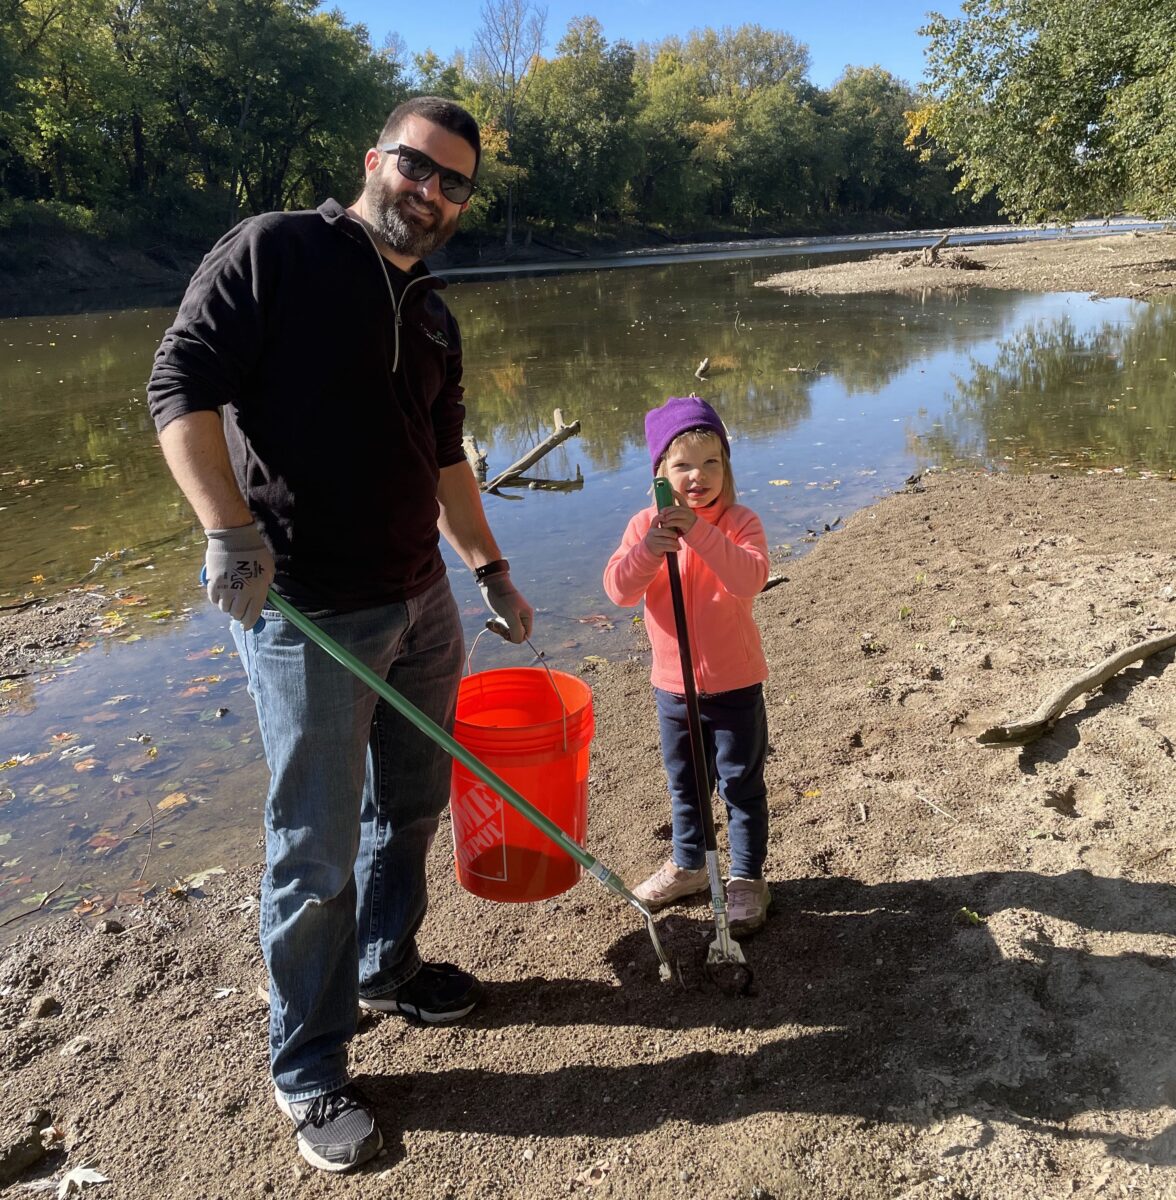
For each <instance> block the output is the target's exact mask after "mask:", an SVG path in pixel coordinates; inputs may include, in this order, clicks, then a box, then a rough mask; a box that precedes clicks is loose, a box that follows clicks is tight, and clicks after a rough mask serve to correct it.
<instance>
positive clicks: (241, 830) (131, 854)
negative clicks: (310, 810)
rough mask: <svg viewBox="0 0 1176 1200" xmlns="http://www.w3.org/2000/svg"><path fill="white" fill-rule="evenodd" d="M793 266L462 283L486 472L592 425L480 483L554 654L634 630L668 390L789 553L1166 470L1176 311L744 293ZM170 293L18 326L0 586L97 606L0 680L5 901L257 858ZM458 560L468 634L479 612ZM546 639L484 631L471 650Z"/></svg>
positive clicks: (5, 907) (249, 738)
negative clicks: (52, 653) (950, 484)
mask: <svg viewBox="0 0 1176 1200" xmlns="http://www.w3.org/2000/svg"><path fill="white" fill-rule="evenodd" d="M793 261H795V260H793ZM786 265H787V263H786V262H780V261H773V260H771V259H766V260H727V261H718V260H714V259H711V260H708V261H701V262H685V263H675V264H659V265H657V266H649V267H646V268H644V269H643V270H642V271H626V272H617V271H597V272H589V271H584V272H577V273H574V274H562V275H553V276H547V277H530V278H509V279H505V280H498V281H493V282H489V281H484V280H479V281H476V282H467V283H460V284H455V285H453V286H452V287H451V288H450V289H449V291H448V292H447V299H448V300H449V302H450V304H451V305H452V307H453V308H454V311H455V312H456V314H457V316H458V318H459V320H460V321H461V324H462V329H463V333H464V337H465V353H466V383H467V401H468V414H469V415H468V431H469V432H470V433H472V434H474V435H475V436H476V437H477V438H478V440H479V442H480V443H481V445H482V446H483V448H485V449H486V450H487V452H488V454H489V460H490V461H489V466H490V471H491V472H494V471H497V470H501V469H502V468H503V467H505V466H506V465H508V464H509V463H510V462H511V461H513V460H514V459H515V458H517V457H518V456H519V455H521V454H522V453H523V452H524V451H526V450H527V449H529V448H530V447H531V446H532V445H534V444H535V442H537V441H538V440H539V439H540V438H542V437H543V436H544V435H545V434H546V433H547V432H548V431H549V430H550V428H551V424H552V413H553V410H554V409H556V408H559V409H561V410H562V413H563V416H564V418H565V419H566V420H572V419H579V420H580V421H581V422H582V428H583V433H582V436H580V437H577V438H573V439H571V440H570V441H568V442H566V443H564V445H563V446H561V447H560V448H559V449H558V450H557V451H556V452H555V453H554V454H552V455H551V456H550V457H549V458H548V459H546V460H544V461H543V463H541V464H539V466H538V467H536V468H532V470H531V471H530V472H529V473H531V474H540V473H541V474H544V475H547V476H551V477H556V478H566V477H570V476H572V475H574V473H575V470H576V467H577V466H579V467H580V468H581V470H582V471H583V474H584V488H583V490H582V491H578V492H571V493H566V494H562V493H528V492H523V493H521V494H519V495H518V496H517V498H515V499H512V500H508V499H499V498H496V497H490V498H488V501H487V503H488V508H489V511H490V515H491V519H492V522H493V524H494V527H495V530H496V532H497V534H498V536H499V540H500V542H501V543H502V545H503V547H504V549H505V551H506V553H507V554H508V555H509V557H510V559H511V562H512V564H513V568H514V573H515V574H516V576H517V578H518V580H519V581H520V584H521V585H522V586H523V588H524V590H525V591H526V592H527V594H528V596H529V598H530V599H531V600H532V601H533V602H534V603H536V604H537V606H538V607H539V610H540V611H539V620H538V624H537V634H536V637H537V644H538V645H539V646H540V647H541V648H542V649H543V650H544V651H545V652H546V653H547V655H548V657H549V658H550V660H551V661H552V663H553V664H554V665H557V666H561V667H563V668H564V669H570V670H575V669H576V667H577V664H578V663H579V661H580V660H581V659H582V657H583V656H585V655H587V654H599V655H605V656H610V655H623V654H627V653H630V652H632V649H633V645H634V643H633V641H632V638H631V627H630V624H629V618H630V616H631V614H629V613H625V612H620V611H618V610H614V609H612V608H611V607H610V606H609V605H608V603H607V601H606V600H605V598H604V596H603V593H602V590H601V587H600V571H601V569H602V567H603V564H604V562H605V560H606V559H607V557H608V555H609V553H610V552H611V550H612V549H613V547H614V546H615V544H616V542H617V540H618V539H619V538H620V535H621V532H622V530H623V529H624V526H625V522H626V521H627V519H628V517H629V516H630V515H631V514H632V513H633V512H634V511H635V510H636V509H637V508H638V507H640V506H641V505H642V504H644V503H645V502H646V491H647V488H648V485H649V461H648V456H647V454H646V451H645V447H644V441H643V437H642V430H643V417H644V413H645V411H646V409H647V408H648V407H650V406H651V405H653V404H657V403H660V402H662V401H663V400H664V399H665V397H666V396H668V395H682V394H687V393H689V392H691V391H697V392H699V393H700V394H702V395H704V396H706V397H707V398H708V399H709V400H711V401H712V402H713V403H714V404H715V405H716V406H717V407H718V409H719V411H720V412H721V413H722V414H723V416H724V418H725V419H726V421H727V423H728V425H729V427H730V429H731V432H732V451H733V460H734V466H735V470H736V475H737V478H738V480H739V484H740V489H741V492H742V495H743V498H744V499H745V500H746V502H747V503H749V504H751V505H752V506H753V507H754V508H756V510H757V511H758V512H759V513H760V514H761V516H762V517H763V519H764V523H765V526H766V528H767V531H768V537H769V541H770V542H771V543H772V544H774V545H776V546H787V547H791V548H793V549H795V550H797V551H799V550H801V549H803V548H804V546H805V544H806V530H808V529H821V528H823V526H824V525H826V524H832V523H833V522H834V521H835V520H836V518H837V517H846V516H848V515H849V514H850V513H851V512H852V511H853V510H854V509H856V508H858V507H861V506H863V505H866V504H868V503H870V502H871V501H872V500H874V499H875V498H876V497H877V496H878V495H880V494H883V493H885V492H887V491H889V490H891V489H892V488H894V487H896V486H899V485H900V484H901V482H902V480H903V479H904V478H905V476H906V475H908V474H909V473H910V472H911V471H912V470H914V469H918V468H920V467H924V466H927V465H934V464H939V463H954V462H958V461H972V462H976V463H980V464H984V465H986V466H996V467H1007V468H1009V469H1017V468H1020V467H1029V466H1038V465H1041V466H1045V465H1049V466H1051V467H1052V468H1053V469H1057V470H1066V469H1075V470H1079V469H1088V468H1089V467H1092V466H1095V467H1105V468H1115V467H1127V468H1133V469H1144V468H1146V469H1150V470H1156V471H1163V470H1169V469H1172V468H1173V466H1176V462H1174V459H1176V440H1174V438H1173V423H1172V420H1171V419H1170V410H1171V408H1172V399H1173V395H1174V392H1176V379H1174V378H1173V366H1174V365H1176V325H1174V324H1173V322H1172V316H1173V307H1172V305H1171V304H1155V305H1151V306H1149V305H1144V304H1140V303H1133V302H1129V301H1105V302H1100V303H1095V302H1091V301H1087V300H1085V299H1083V298H1080V297H1075V296H1029V295H1023V294H1017V293H1011V292H989V291H972V292H969V293H967V294H965V295H958V296H928V297H924V298H921V299H920V298H916V297H905V296H903V297H900V296H877V295H875V296H862V297H814V296H807V295H796V296H789V295H786V294H784V293H781V292H774V291H766V290H764V289H761V288H756V287H755V286H754V285H755V282H756V281H757V280H758V279H761V278H763V277H764V276H765V275H767V274H768V273H771V272H772V271H774V270H778V269H780V268H781V267H783V266H786ZM171 315H172V313H171V310H170V309H138V310H128V311H125V312H120V313H109V314H89V315H82V316H75V317H54V318H39V319H36V320H29V319H19V320H12V321H3V322H0V397H2V401H0V403H2V404H3V417H4V441H3V447H4V449H3V459H2V461H0V604H3V603H5V602H11V601H12V600H14V599H15V598H17V597H19V596H22V595H24V594H26V593H29V592H33V593H56V592H58V591H60V590H61V589H62V588H64V587H68V586H84V587H90V588H97V589H100V591H99V593H98V595H99V596H100V600H101V608H102V611H103V612H104V613H106V614H107V616H106V617H104V618H103V629H102V631H101V632H100V633H99V634H98V635H97V637H96V643H97V644H96V645H95V647H94V648H93V649H91V650H89V651H87V652H85V653H84V654H82V655H81V656H79V657H77V658H75V659H73V660H72V661H64V662H61V663H59V664H57V665H56V666H55V667H54V668H53V669H52V670H51V671H50V672H47V673H46V676H45V677H44V678H41V679H31V680H17V681H7V682H0V763H5V762H8V761H9V760H11V759H18V760H20V761H17V762H15V763H14V764H13V765H12V766H10V767H8V768H7V769H5V770H3V771H0V920H4V919H6V918H7V917H8V916H10V915H12V914H13V913H15V912H19V911H23V910H24V909H25V908H27V907H29V903H28V902H29V901H30V900H31V901H32V902H33V903H35V902H36V899H37V897H38V896H39V895H40V894H41V893H43V892H45V891H47V890H49V888H51V887H52V886H54V885H55V884H57V883H58V882H61V881H64V883H65V886H64V887H63V889H62V891H61V892H60V893H59V894H57V895H55V897H54V900H53V902H54V903H62V904H64V903H71V902H72V896H71V893H74V894H86V893H87V892H88V891H91V890H93V891H101V892H104V893H108V892H110V891H111V890H115V889H117V888H118V887H125V885H126V884H127V883H128V882H130V881H131V880H133V879H134V877H135V875H136V874H137V873H138V872H139V871H140V870H142V869H143V864H144V862H146V877H147V878H149V879H154V880H156V881H157V882H158V881H162V882H170V881H171V880H172V879H173V878H174V877H176V876H182V875H184V874H186V873H188V872H190V871H193V870H197V869H200V868H204V867H208V866H212V865H226V866H227V865H229V864H230V863H231V862H235V861H240V860H246V861H252V860H254V859H255V858H256V857H257V856H258V850H257V847H256V840H257V834H258V831H259V824H260V806H261V799H262V794H263V790H264V778H265V772H264V766H263V764H262V762H261V758H260V749H259V746H258V743H257V737H256V730H255V725H254V720H253V716H252V710H251V705H250V702H249V699H248V696H247V695H246V693H245V689H244V683H243V680H242V678H241V674H240V670H239V668H238V666H237V664H236V662H235V660H233V659H232V657H231V643H230V642H229V641H228V639H227V637H226V633H227V631H226V629H225V628H224V625H223V620H222V618H221V617H220V615H219V614H218V613H216V612H215V611H213V610H212V609H211V608H209V607H208V605H207V604H206V603H205V602H204V601H203V599H202V596H201V593H200V591H199V589H198V588H197V586H196V584H195V575H196V572H197V570H198V567H199V563H200V558H201V554H202V546H203V538H202V536H201V533H200V531H199V529H198V528H196V526H195V523H194V521H193V519H192V517H191V515H190V513H189V512H188V509H187V507H186V505H185V504H184V503H183V501H182V499H181V498H180V496H179V494H178V492H177V491H176V489H175V487H174V485H173V484H172V483H171V481H170V478H169V477H168V475H167V472H166V468H165V467H164V464H163V460H162V457H161V455H160V454H159V451H158V449H157V446H156V443H155V438H154V433H153V430H152V428H151V424H150V421H149V419H148V417H147V414H146V408H145V404H144V399H143V397H144V386H145V380H146V377H147V373H148V370H149V366H150V361H151V355H152V353H153V351H154V348H155V346H156V344H157V343H158V341H159V338H160V336H161V335H162V332H163V329H164V328H165V327H166V325H167V323H168V321H169V320H170V319H171ZM704 358H705V359H709V360H710V366H709V370H708V374H707V378H706V379H705V380H699V379H698V378H697V377H696V375H695V371H696V368H697V367H698V364H699V363H700V362H701V361H702V360H703V359H704ZM449 562H450V566H451V573H452V579H453V581H454V586H455V591H456V592H457V595H458V600H459V604H460V606H461V608H462V612H463V617H464V621H465V626H466V630H467V638H472V636H473V635H474V634H475V633H476V632H477V631H478V630H479V628H480V627H481V624H482V621H483V619H484V616H485V614H484V613H483V611H482V607H481V603H480V599H479V597H478V594H477V591H476V589H475V588H474V586H473V584H472V582H471V581H470V579H469V576H468V573H467V572H466V571H465V570H464V569H463V568H461V566H460V564H458V563H457V562H456V560H455V559H453V558H452V557H451V558H450V559H449ZM38 577H40V578H38ZM160 614H167V615H160ZM602 617H603V618H606V619H605V620H601V619H600V618H602ZM586 618H592V619H590V620H586ZM610 626H611V627H610ZM217 647H226V648H225V649H223V650H217ZM526 657H527V656H526V654H525V653H524V652H522V651H520V650H518V649H517V648H513V647H507V646H504V645H503V644H502V643H500V642H498V641H497V640H496V639H492V638H490V639H486V638H484V639H482V642H481V643H480V644H479V646H478V648H477V651H476V653H475V655H474V667H475V669H477V668H479V667H488V666H494V665H499V664H502V663H512V664H518V663H519V662H520V661H525V659H526ZM62 735H70V736H68V737H65V736H62ZM144 737H147V738H149V739H150V740H148V741H144V740H142V739H143V738H144ZM151 751H154V753H151ZM22 755H27V756H28V758H25V759H20V756H22ZM177 796H179V797H183V799H182V800H177V799H174V797H177ZM152 822H154V831H153V832H152ZM17 928H19V926H17Z"/></svg>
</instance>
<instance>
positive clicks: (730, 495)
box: [654, 429, 736, 504]
mask: <svg viewBox="0 0 1176 1200" xmlns="http://www.w3.org/2000/svg"><path fill="white" fill-rule="evenodd" d="M710 438H714V439H715V441H716V442H718V444H719V454H720V456H721V457H722V459H723V486H722V487H721V488H720V489H719V495H720V496H722V498H723V500H724V501H725V502H726V503H727V504H734V503H735V496H736V493H735V472H734V471H732V470H731V456H730V455H729V454H728V453H727V447H726V446H724V445H723V439H722V438H721V437H719V435H718V434H717V433H715V431H714V430H713V429H687V430H686V432H685V433H680V434H678V436H677V437H676V438H674V440H673V441H672V442H671V443H670V444H669V445H668V446H667V447H666V452H665V454H663V455H662V456H661V458H660V459H658V464H657V470H656V471H654V474H655V475H660V474H662V472H663V471H664V470H665V466H666V459H667V458H669V457H670V454H671V453H672V452H673V449H674V447H675V446H690V447H692V448H693V447H695V446H702V445H705V444H706V443H707V442H708V440H709V439H710Z"/></svg>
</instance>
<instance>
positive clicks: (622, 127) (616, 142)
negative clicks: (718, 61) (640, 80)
mask: <svg viewBox="0 0 1176 1200" xmlns="http://www.w3.org/2000/svg"><path fill="white" fill-rule="evenodd" d="M556 52H557V55H558V57H557V58H554V59H552V60H550V61H547V62H543V63H541V64H540V66H539V69H538V71H537V72H536V77H535V83H534V87H533V89H532V94H531V97H530V103H529V104H528V106H527V110H526V114H525V118H524V119H525V121H526V132H525V137H524V144H525V145H526V147H527V161H528V171H529V174H530V177H531V180H532V184H531V189H532V190H533V192H534V195H535V202H536V203H537V204H539V205H541V206H542V210H543V211H544V212H547V213H550V214H552V215H556V214H558V213H560V212H561V211H563V212H566V213H568V214H570V215H572V216H574V217H591V218H592V219H593V220H594V221H595V220H597V219H598V218H599V217H600V215H601V213H603V212H605V211H612V212H616V211H617V209H618V207H619V206H620V205H621V203H622V195H623V193H624V190H625V185H626V183H627V181H628V180H629V179H631V178H632V174H633V169H634V166H635V162H636V156H635V150H634V144H633V124H632V119H631V118H632V113H631V107H632V100H633V65H634V58H635V56H634V52H633V49H632V47H631V46H630V45H629V44H628V43H627V42H615V43H613V44H612V45H611V46H610V45H609V44H608V42H607V41H606V40H605V37H604V33H603V31H602V30H601V26H600V22H599V21H597V20H596V18H595V17H578V18H576V19H575V20H573V21H572V22H570V23H569V25H568V29H567V32H566V33H565V34H564V36H563V38H562V39H561V40H560V42H559V45H558V46H557V47H556ZM520 133H522V129H521V127H520Z"/></svg>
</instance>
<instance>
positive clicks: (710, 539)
mask: <svg viewBox="0 0 1176 1200" xmlns="http://www.w3.org/2000/svg"><path fill="white" fill-rule="evenodd" d="M645 437H646V441H647V442H648V443H649V456H650V459H651V460H652V462H653V473H654V475H655V476H657V475H662V476H665V477H666V478H668V479H669V481H670V483H671V484H672V485H673V488H674V493H675V496H676V498H677V501H678V506H677V507H674V508H670V509H666V510H664V511H663V512H660V513H659V512H658V511H657V509H656V508H646V509H643V510H642V511H641V512H639V513H637V515H636V516H635V517H633V519H632V520H631V521H630V522H629V526H628V528H627V529H626V530H625V536H624V538H623V539H622V541H621V544H620V546H619V547H618V548H617V550H616V552H615V553H614V554H613V556H612V558H610V559H609V561H608V566H607V567H606V568H605V571H604V590H605V591H606V592H607V593H608V595H609V598H610V599H611V600H612V601H613V602H614V603H616V604H621V605H625V606H632V605H635V604H637V602H638V601H639V600H641V598H642V597H644V598H645V626H646V629H647V630H648V632H649V641H650V644H651V645H652V647H653V692H654V697H655V699H656V701H657V716H658V723H659V725H660V727H661V743H662V757H663V758H664V760H665V764H666V774H667V775H668V777H669V785H670V799H671V803H672V810H671V811H672V816H673V830H674V841H673V856H672V857H671V858H670V859H669V860H668V861H667V862H665V863H664V864H663V865H662V866H661V867H659V868H658V869H657V870H656V871H655V872H654V873H653V874H652V875H651V876H650V877H649V878H648V879H647V880H645V882H644V883H642V884H640V885H639V886H638V887H637V888H635V889H634V892H635V894H636V895H637V896H638V897H639V898H640V899H641V900H643V901H644V902H645V903H646V904H647V905H648V906H649V908H650V909H651V910H654V911H656V910H657V909H659V908H664V907H665V906H666V905H667V904H672V903H673V902H674V901H675V900H679V899H681V898H682V897H684V896H691V895H694V894H695V893H698V892H705V891H707V890H708V888H709V883H708V880H707V873H706V866H705V861H706V860H705V854H706V850H705V847H704V844H703V833H702V820H701V816H700V814H699V807H698V796H697V794H696V788H695V778H694V760H693V758H692V756H691V750H690V728H689V724H688V721H687V715H686V698H685V694H684V691H685V689H684V687H683V683H682V665H681V660H680V658H679V655H678V634H677V627H676V625H675V622H674V611H673V607H672V603H671V599H670V583H669V571H668V567H667V566H666V563H665V556H666V554H667V553H669V552H670V551H675V552H676V553H677V555H678V567H679V572H680V574H681V578H682V592H683V595H684V597H685V607H686V621H687V624H688V626H689V636H690V651H691V655H692V658H693V664H694V678H695V686H696V688H697V691H698V707H699V713H700V716H701V720H702V735H703V743H704V745H705V747H706V756H707V770H708V775H709V777H710V780H711V781H712V786H713V784H714V782H716V781H717V783H718V788H719V795H720V796H721V797H722V798H723V802H724V803H725V804H726V806H727V832H728V841H729V842H730V847H731V878H730V880H729V881H728V882H727V912H728V916H729V919H730V924H731V932H732V933H735V934H740V933H750V932H753V931H754V930H756V929H759V928H760V926H761V925H763V923H764V919H765V917H766V916H767V911H768V905H769V904H770V903H771V894H770V893H769V891H768V885H767V883H766V882H765V881H764V878H763V867H764V859H765V857H766V856H767V849H768V803H767V795H766V793H765V791H764V759H765V757H766V755H767V748H768V731H767V719H766V716H765V713H764V696H763V681H764V680H765V679H766V678H767V675H768V667H767V662H766V661H765V659H764V652H763V648H762V646H761V645H760V637H759V630H758V629H757V628H756V625H755V620H754V618H753V617H752V614H751V602H752V600H753V599H754V598H755V596H756V595H757V593H758V592H759V591H760V589H761V588H762V587H763V585H764V581H765V580H766V579H767V577H768V547H767V541H766V539H765V537H764V530H763V526H762V525H761V524H760V520H759V518H758V517H757V516H756V515H755V513H753V512H752V511H751V509H749V508H744V507H743V506H742V505H740V504H736V503H735V480H734V477H733V476H732V474H731V459H730V453H731V447H730V444H729V443H728V441H727V431H726V429H725V428H724V427H723V422H722V421H721V420H720V419H719V415H718V413H716V412H715V410H714V409H713V408H711V406H710V405H709V404H707V403H706V401H705V400H699V399H698V398H697V397H694V396H691V397H689V398H686V399H681V398H677V397H672V398H671V399H669V400H667V401H666V402H665V404H663V405H662V406H661V407H660V408H655V409H654V410H653V411H652V412H650V413H648V414H646V417H645Z"/></svg>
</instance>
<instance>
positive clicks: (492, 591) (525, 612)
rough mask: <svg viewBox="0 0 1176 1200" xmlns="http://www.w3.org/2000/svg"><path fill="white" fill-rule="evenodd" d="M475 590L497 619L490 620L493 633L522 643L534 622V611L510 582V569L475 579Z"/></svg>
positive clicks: (528, 634)
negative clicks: (495, 628) (478, 591)
mask: <svg viewBox="0 0 1176 1200" xmlns="http://www.w3.org/2000/svg"><path fill="white" fill-rule="evenodd" d="M478 589H479V590H480V591H481V593H482V599H483V600H485V601H486V607H487V608H488V609H489V610H490V611H491V612H492V613H493V614H494V615H495V617H496V618H497V620H496V621H492V622H490V627H491V628H494V627H495V626H497V632H499V633H501V634H502V635H503V636H504V637H505V638H506V639H507V641H510V642H514V643H515V644H516V645H517V644H518V643H520V642H525V641H526V640H527V638H529V637H530V636H531V629H532V627H533V626H534V624H535V610H534V609H533V608H532V607H531V606H530V605H529V604H528V603H527V601H526V600H525V599H524V598H523V594H522V593H521V592H520V591H519V590H518V588H516V587H515V585H514V584H513V583H511V581H510V572H509V571H501V572H499V573H498V574H497V575H490V576H487V578H485V579H481V580H479V581H478Z"/></svg>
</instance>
